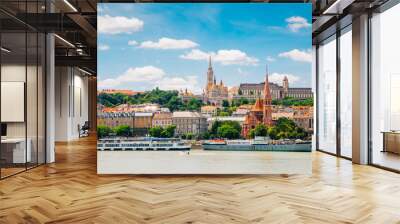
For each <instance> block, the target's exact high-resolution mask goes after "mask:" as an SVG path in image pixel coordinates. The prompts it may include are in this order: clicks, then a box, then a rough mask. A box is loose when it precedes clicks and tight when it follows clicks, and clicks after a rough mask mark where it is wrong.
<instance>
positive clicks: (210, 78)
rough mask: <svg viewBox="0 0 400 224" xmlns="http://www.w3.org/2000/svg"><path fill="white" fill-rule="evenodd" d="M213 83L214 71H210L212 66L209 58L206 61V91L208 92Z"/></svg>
mask: <svg viewBox="0 0 400 224" xmlns="http://www.w3.org/2000/svg"><path fill="white" fill-rule="evenodd" d="M213 81H214V71H213V69H212V64H211V56H210V58H209V60H208V70H207V86H206V90H210V88H211V87H212V85H213Z"/></svg>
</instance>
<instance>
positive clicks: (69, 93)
mask: <svg viewBox="0 0 400 224" xmlns="http://www.w3.org/2000/svg"><path fill="white" fill-rule="evenodd" d="M55 73H56V82H55V86H56V88H55V89H56V91H55V129H56V131H55V140H56V141H70V140H74V139H77V138H79V132H78V125H81V126H82V125H83V124H84V123H85V121H87V120H88V78H87V77H86V76H84V74H83V73H82V72H80V71H79V70H77V69H76V68H72V67H56V72H55Z"/></svg>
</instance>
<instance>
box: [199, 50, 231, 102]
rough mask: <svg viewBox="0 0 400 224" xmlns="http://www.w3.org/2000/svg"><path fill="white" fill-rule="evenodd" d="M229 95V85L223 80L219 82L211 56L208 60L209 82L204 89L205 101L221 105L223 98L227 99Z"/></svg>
mask: <svg viewBox="0 0 400 224" xmlns="http://www.w3.org/2000/svg"><path fill="white" fill-rule="evenodd" d="M228 95H229V91H228V87H227V86H225V85H224V83H223V82H222V80H221V81H220V82H219V83H217V81H216V78H215V76H214V71H213V68H212V64H211V56H210V59H209V62H208V70H207V84H206V87H205V89H204V101H205V102H209V103H211V104H213V105H217V106H221V105H222V101H223V100H227V99H228Z"/></svg>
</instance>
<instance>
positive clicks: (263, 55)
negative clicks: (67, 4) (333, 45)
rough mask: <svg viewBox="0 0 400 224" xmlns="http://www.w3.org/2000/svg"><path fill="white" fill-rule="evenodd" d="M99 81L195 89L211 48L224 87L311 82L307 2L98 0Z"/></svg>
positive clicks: (118, 86) (202, 82)
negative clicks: (266, 81) (139, 0)
mask: <svg viewBox="0 0 400 224" xmlns="http://www.w3.org/2000/svg"><path fill="white" fill-rule="evenodd" d="M97 23H98V25H97V26H98V31H97V32H98V38H97V41H98V45H97V46H98V53H97V55H98V56H97V57H98V60H97V61H98V78H99V81H98V87H99V89H108V88H112V89H130V90H135V91H146V90H151V89H153V88H155V87H159V88H160V89H164V90H171V89H176V90H183V89H186V88H187V89H188V90H190V91H192V92H194V93H201V92H202V91H203V89H204V86H205V84H206V74H207V68H208V58H209V57H210V56H211V58H212V65H213V70H214V75H215V77H216V79H217V82H218V83H219V81H220V80H221V79H222V81H223V82H224V84H225V85H227V86H228V87H234V86H239V85H240V83H260V82H262V81H263V80H264V77H265V74H266V66H267V65H268V70H269V80H270V82H275V83H278V84H281V83H282V79H283V77H284V76H285V75H286V76H287V77H288V79H289V85H290V86H291V87H311V61H312V56H311V39H312V38H311V4H305V3H304V4H302V3H298V4H294V3H290V4H277V3H274V4H271V3H269V4H268V3H239V4H238V3H174V4H160V3H139V4H138V3H120V4H115V3H99V4H98V21H97Z"/></svg>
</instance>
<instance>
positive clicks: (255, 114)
mask: <svg viewBox="0 0 400 224" xmlns="http://www.w3.org/2000/svg"><path fill="white" fill-rule="evenodd" d="M266 73H267V74H266V76H265V82H264V88H263V93H264V97H263V98H262V99H261V98H258V99H257V100H256V102H255V104H254V106H253V107H252V109H251V110H250V112H249V113H248V114H247V116H246V117H245V119H244V122H243V125H242V136H245V137H247V136H248V135H249V132H250V130H251V129H253V128H255V127H256V126H257V125H258V124H264V125H265V126H267V127H270V126H272V124H273V123H272V96H271V92H270V86H269V81H268V71H267V72H266Z"/></svg>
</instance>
